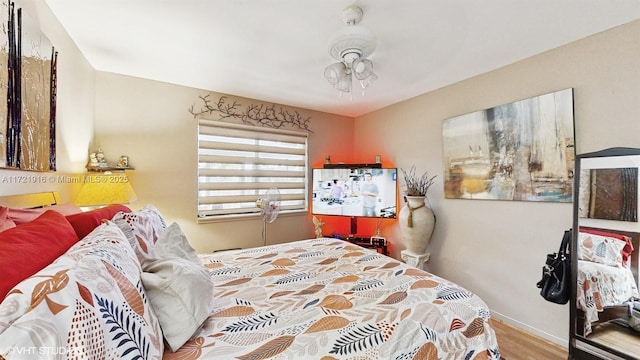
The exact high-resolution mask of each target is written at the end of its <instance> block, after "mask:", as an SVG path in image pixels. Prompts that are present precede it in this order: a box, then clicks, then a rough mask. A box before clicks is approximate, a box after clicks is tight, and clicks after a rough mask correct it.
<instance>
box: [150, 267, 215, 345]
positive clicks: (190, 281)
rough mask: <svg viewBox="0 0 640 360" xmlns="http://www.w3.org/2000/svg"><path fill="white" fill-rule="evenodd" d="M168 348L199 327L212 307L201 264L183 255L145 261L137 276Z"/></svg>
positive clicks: (210, 290) (209, 284) (206, 274)
mask: <svg viewBox="0 0 640 360" xmlns="http://www.w3.org/2000/svg"><path fill="white" fill-rule="evenodd" d="M140 278H141V280H142V284H143V286H144V289H145V291H146V292H147V296H148V297H149V301H150V302H151V306H152V307H153V310H154V312H155V313H156V316H157V317H158V320H159V322H160V327H161V328H162V334H163V336H164V338H165V340H166V342H167V345H168V346H169V348H170V349H171V351H173V352H175V351H176V350H178V349H179V348H180V347H181V346H182V345H184V343H185V342H187V341H188V340H189V339H190V338H191V337H192V336H193V334H194V333H195V332H196V331H197V330H198V329H199V328H200V326H201V325H202V323H203V322H204V321H205V320H206V319H207V317H209V314H210V313H211V311H212V309H213V306H212V305H213V302H212V299H213V283H212V282H211V278H210V276H209V272H208V271H207V270H206V269H205V268H204V266H202V265H201V266H197V265H195V264H193V263H192V262H191V261H189V260H186V259H183V258H178V257H176V258H167V259H157V260H152V261H149V262H147V265H146V269H145V271H144V272H143V273H142V274H141V275H140Z"/></svg>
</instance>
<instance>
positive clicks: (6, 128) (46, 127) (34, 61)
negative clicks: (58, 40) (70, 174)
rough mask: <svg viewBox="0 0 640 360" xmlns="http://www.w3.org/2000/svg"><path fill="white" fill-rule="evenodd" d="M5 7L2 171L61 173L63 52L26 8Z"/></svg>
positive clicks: (0, 53)
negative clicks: (58, 126)
mask: <svg viewBox="0 0 640 360" xmlns="http://www.w3.org/2000/svg"><path fill="white" fill-rule="evenodd" d="M0 7H2V9H1V10H2V11H1V12H2V15H1V16H0V19H1V20H0V21H3V23H5V24H7V27H6V28H3V30H4V31H3V33H2V40H1V41H0V66H2V67H1V68H2V69H7V71H6V72H0V73H1V74H2V75H0V82H1V84H0V85H1V87H2V91H1V92H0V103H3V104H2V106H1V107H0V112H1V113H0V145H1V146H0V167H5V168H12V169H20V170H34V171H50V170H55V169H56V155H55V152H56V146H55V143H56V139H55V109H56V106H55V101H56V96H55V93H56V81H57V80H56V78H57V75H56V69H57V52H56V51H55V49H54V48H53V46H51V43H50V42H49V40H48V39H47V38H46V37H45V36H44V35H43V34H42V32H41V31H40V28H39V26H38V25H37V23H35V22H34V21H32V20H31V19H30V18H29V17H28V16H26V15H24V14H23V12H22V9H15V5H14V3H13V2H9V3H2V4H0ZM4 65H6V66H4ZM2 99H6V101H3V100H2ZM5 105H6V107H5Z"/></svg>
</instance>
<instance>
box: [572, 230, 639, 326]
mask: <svg viewBox="0 0 640 360" xmlns="http://www.w3.org/2000/svg"><path fill="white" fill-rule="evenodd" d="M634 244H635V245H634ZM637 246H638V239H637V234H636V235H634V234H629V233H622V232H616V231H612V230H607V231H603V230H599V229H592V228H581V229H580V231H579V233H578V273H577V284H578V285H577V294H576V305H577V307H578V310H579V323H578V331H579V333H580V334H581V335H584V336H588V335H589V334H591V332H592V331H593V327H594V326H595V325H596V324H599V323H604V322H607V321H611V320H623V321H624V322H626V321H627V319H628V317H629V316H630V309H631V308H632V307H633V303H634V301H637V300H638V297H639V294H638V283H637V280H636V276H637V267H638V261H637V255H634V249H635V248H636V247H637Z"/></svg>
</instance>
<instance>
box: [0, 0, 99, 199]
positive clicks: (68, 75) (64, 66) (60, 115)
mask: <svg viewBox="0 0 640 360" xmlns="http://www.w3.org/2000/svg"><path fill="white" fill-rule="evenodd" d="M16 8H22V9H23V12H24V13H26V14H28V16H29V17H30V18H31V19H32V20H34V21H36V22H38V23H39V25H40V28H41V30H42V32H43V33H44V34H46V36H47V37H48V38H49V40H50V41H51V43H52V44H53V46H54V47H55V48H56V50H57V51H58V52H59V55H58V83H57V84H58V102H57V125H56V138H57V141H56V148H57V152H56V156H57V168H58V171H57V172H52V173H49V174H47V176H45V181H44V182H42V183H41V182H34V181H30V180H29V179H30V176H29V175H34V174H37V175H42V174H41V173H33V172H26V171H17V170H6V169H0V195H13V194H23V193H31V192H36V191H52V190H57V191H59V192H60V195H61V197H62V200H63V201H65V202H66V201H71V200H72V198H73V194H74V192H75V191H77V185H70V184H67V183H61V182H59V181H58V175H79V174H82V173H83V172H84V167H85V165H86V162H87V148H88V144H89V143H90V142H91V138H92V136H93V124H94V118H93V113H94V70H93V68H92V67H91V66H90V65H89V63H88V62H87V61H86V59H85V58H84V56H83V55H82V54H81V53H80V51H79V50H78V48H77V47H76V45H75V43H74V42H73V41H71V39H70V38H69V36H68V35H67V33H66V32H65V31H64V29H63V28H62V26H61V25H60V23H59V22H58V20H57V19H56V18H55V17H54V16H53V14H52V13H51V11H50V10H49V8H48V7H47V6H46V5H45V4H44V1H41V0H37V1H26V0H24V1H16ZM0 131H4V129H3V130H0ZM25 175H26V176H25ZM38 178H40V176H38ZM15 181H19V183H16V182H15Z"/></svg>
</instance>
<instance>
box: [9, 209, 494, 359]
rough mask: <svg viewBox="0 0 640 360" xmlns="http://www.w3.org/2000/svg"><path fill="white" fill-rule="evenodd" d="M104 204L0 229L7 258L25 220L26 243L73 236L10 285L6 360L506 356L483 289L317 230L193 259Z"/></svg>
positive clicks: (177, 244) (152, 216) (172, 235)
mask: <svg viewBox="0 0 640 360" xmlns="http://www.w3.org/2000/svg"><path fill="white" fill-rule="evenodd" d="M0 204H2V199H0ZM99 211H100V214H99V215H97V214H95V213H93V212H86V213H80V214H72V215H61V214H54V213H55V211H44V212H43V213H42V215H40V216H39V217H37V218H36V219H34V220H32V221H29V222H27V223H24V224H19V225H17V226H16V227H15V228H11V229H8V230H5V231H3V232H0V253H1V252H2V251H3V250H2V245H1V244H2V242H3V241H6V240H7V239H9V240H11V239H12V238H11V236H14V238H13V240H11V241H18V240H16V239H15V238H16V236H15V233H16V232H17V233H19V232H20V230H21V229H22V228H23V227H25V226H26V227H29V226H31V227H32V228H31V229H30V230H31V231H30V232H29V234H30V235H29V236H31V238H30V240H29V242H30V244H32V243H37V242H38V241H40V240H38V239H36V237H37V236H34V233H33V229H34V228H35V229H40V230H41V231H43V232H44V233H46V234H45V235H42V237H43V238H46V239H47V242H48V243H51V242H53V243H55V242H56V241H55V239H54V241H52V240H51V237H64V236H66V237H70V238H71V239H72V240H70V241H66V242H65V244H70V245H69V246H67V248H66V249H64V251H63V252H62V253H61V254H60V255H59V256H56V258H55V259H54V260H52V261H50V263H47V264H46V265H45V266H44V267H43V268H41V269H38V270H37V271H35V273H33V274H32V275H29V276H27V277H25V278H24V279H21V280H20V281H19V282H18V283H17V284H16V285H14V286H13V287H11V289H9V290H8V291H7V294H6V297H4V300H3V301H2V303H0V356H1V357H2V358H4V359H7V360H10V359H22V358H33V357H34V355H38V357H42V358H56V359H58V358H59V359H65V358H67V359H71V358H74V359H87V358H117V359H121V358H131V359H134V358H144V359H160V358H162V359H300V358H305V359H323V360H329V359H500V353H499V349H498V344H497V340H496V337H495V333H494V331H493V329H492V328H491V327H490V326H489V324H488V320H489V318H490V311H489V309H488V308H487V306H486V304H485V303H484V302H483V301H482V300H481V299H480V298H479V297H478V296H477V295H475V294H473V293H472V292H470V291H468V290H466V289H464V288H462V287H460V286H458V285H456V284H454V283H452V282H450V281H447V280H445V279H442V278H440V277H437V276H435V275H433V274H430V273H427V272H425V271H422V270H419V269H417V268H414V267H411V266H408V265H406V264H404V263H402V262H399V261H397V260H394V259H392V258H390V257H387V256H385V255H382V254H379V253H377V252H375V251H374V250H370V249H365V248H363V247H360V246H358V245H355V244H352V243H349V242H346V241H342V240H337V239H333V238H320V239H307V240H300V241H296V242H291V243H286V244H281V245H274V246H265V247H258V248H253V249H241V250H232V251H222V252H216V253H211V254H195V251H193V249H192V248H190V246H189V245H188V242H187V241H186V237H185V236H184V234H183V233H182V232H181V230H180V228H179V225H177V224H176V223H173V224H166V222H165V220H164V219H163V218H162V215H161V214H160V212H159V211H158V209H156V208H155V207H153V206H149V205H148V206H145V207H143V208H142V209H140V210H137V211H131V210H129V209H126V210H125V209H123V207H122V206H121V205H119V207H117V208H112V209H108V208H106V209H100V210H99ZM43 218H44V219H43ZM87 219H88V220H87ZM105 220H108V221H105ZM52 222H53V223H56V224H57V225H56V226H57V227H59V228H65V229H66V230H65V231H63V232H62V234H66V235H60V234H58V233H53V232H52V231H51V230H50V229H48V228H47V226H48V225H47V224H51V223H52ZM87 223H90V224H89V225H87ZM92 226H94V227H95V228H92V229H91V230H90V231H89V228H91V227H92ZM76 227H79V228H81V230H82V231H80V232H78V231H77V229H76ZM87 231H89V232H88V233H87ZM72 233H75V235H76V236H75V237H76V238H75V239H74V238H73V236H72V235H71V234H72ZM81 235H82V236H81ZM3 236H4V237H5V238H4V239H3ZM20 239H21V238H20ZM64 246H66V245H63V246H62V247H64ZM32 248H36V249H37V248H38V246H37V245H35V246H34V245H32ZM32 250H33V249H32ZM5 251H6V250H5ZM57 251H60V249H57ZM35 252H37V251H35ZM14 259H19V255H18V254H16V255H15V257H14ZM14 261H16V260H14ZM17 261H19V260H17ZM1 266H3V265H2V263H0V267H1ZM5 267H6V264H5ZM3 296H4V294H0V298H2V297H3Z"/></svg>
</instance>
